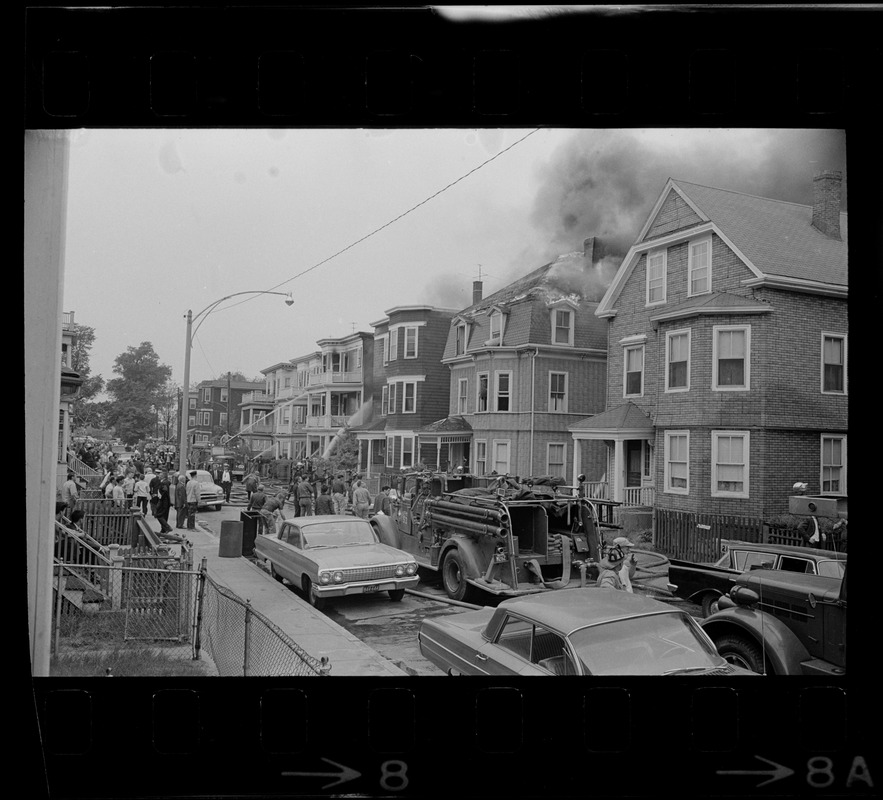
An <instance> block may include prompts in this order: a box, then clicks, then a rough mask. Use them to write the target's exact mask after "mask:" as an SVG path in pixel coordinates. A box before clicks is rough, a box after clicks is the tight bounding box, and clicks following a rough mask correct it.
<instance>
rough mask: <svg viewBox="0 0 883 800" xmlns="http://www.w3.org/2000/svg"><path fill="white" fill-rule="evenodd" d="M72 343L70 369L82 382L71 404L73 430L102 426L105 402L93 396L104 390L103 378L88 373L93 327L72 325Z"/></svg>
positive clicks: (93, 337) (93, 339)
mask: <svg viewBox="0 0 883 800" xmlns="http://www.w3.org/2000/svg"><path fill="white" fill-rule="evenodd" d="M73 334H74V343H73V347H72V348H71V353H70V356H71V369H72V370H74V371H75V372H76V373H77V374H78V375H79V376H80V378H82V379H83V384H82V386H80V391H79V393H78V394H77V398H76V400H74V402H73V403H72V404H71V425H72V427H73V428H74V430H78V429H81V428H86V427H93V428H101V427H104V412H105V411H106V408H105V407H104V406H105V405H106V404H105V403H103V402H98V401H96V400H95V399H94V398H95V397H96V396H97V395H99V394H101V393H102V392H103V391H104V378H102V377H101V375H94V376H92V375H90V372H91V367H90V365H89V351H90V350H91V349H92V345H94V344H95V329H94V328H90V327H89V326H88V325H77V324H75V325H74V327H73Z"/></svg>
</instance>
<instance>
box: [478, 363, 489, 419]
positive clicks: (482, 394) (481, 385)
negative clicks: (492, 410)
mask: <svg viewBox="0 0 883 800" xmlns="http://www.w3.org/2000/svg"><path fill="white" fill-rule="evenodd" d="M487 395H488V374H487V373H486V372H479V373H478V387H477V391H476V398H475V410H476V411H487V410H488V404H487V401H488V398H487Z"/></svg>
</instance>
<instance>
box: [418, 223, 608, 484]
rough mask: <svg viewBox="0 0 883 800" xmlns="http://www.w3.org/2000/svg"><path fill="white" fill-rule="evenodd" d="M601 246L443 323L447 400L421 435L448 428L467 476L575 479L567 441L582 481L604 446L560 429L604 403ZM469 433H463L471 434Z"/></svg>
mask: <svg viewBox="0 0 883 800" xmlns="http://www.w3.org/2000/svg"><path fill="white" fill-rule="evenodd" d="M600 255H601V246H600V243H599V242H596V240H595V239H594V238H591V239H587V240H586V242H585V250H584V252H578V253H570V254H568V255H565V256H561V257H560V258H558V259H557V260H556V261H554V262H551V263H549V264H546V265H544V266H542V267H540V268H539V269H536V270H534V271H533V272H531V273H529V274H528V275H526V276H524V277H523V278H521V279H520V280H518V281H515V282H514V283H512V284H510V285H509V286H506V287H505V288H503V289H501V290H500V291H498V292H495V293H494V294H491V295H489V296H488V297H486V298H480V295H479V296H476V295H475V294H474V296H473V301H474V302H473V304H472V305H471V306H469V307H468V308H466V309H464V310H462V311H460V312H459V313H458V314H457V315H456V316H455V317H454V318H453V320H452V321H451V326H450V332H449V334H448V341H447V344H446V346H445V351H444V356H443V358H442V363H444V364H446V365H447V366H448V367H450V370H451V375H450V406H449V414H448V417H447V418H446V420H439V421H438V422H437V423H436V425H435V428H436V430H435V431H433V430H432V427H430V429H428V430H427V431H425V432H424V433H423V434H422V435H425V436H426V437H427V438H429V437H431V436H433V435H434V434H435V433H437V434H438V435H445V434H447V435H453V434H456V435H457V436H458V437H459V438H460V440H461V442H462V443H461V444H459V445H456V446H452V448H451V457H450V458H451V462H452V463H454V464H457V465H458V466H463V467H464V468H468V469H470V470H471V471H472V472H473V473H475V474H478V475H482V474H491V473H496V474H501V475H502V474H510V475H516V476H521V477H527V476H532V475H533V476H536V475H556V476H560V477H563V478H565V480H566V481H567V482H568V483H573V482H575V473H574V470H573V464H574V446H576V447H578V448H580V450H581V453H580V458H579V463H580V465H581V470H582V471H583V472H584V473H585V474H586V475H587V477H588V478H589V480H600V478H601V477H602V476H603V472H604V468H605V463H604V453H605V451H604V447H603V445H602V444H601V443H599V442H586V443H581V442H578V443H574V441H573V440H572V439H571V436H570V434H569V433H568V426H570V425H571V424H573V423H575V422H576V421H578V420H580V419H583V418H584V417H585V416H586V415H587V414H596V413H599V412H601V411H603V410H604V403H605V396H606V380H607V376H606V360H607V358H606V356H607V353H606V338H605V337H606V326H605V324H604V322H603V320H601V319H599V318H598V317H596V316H595V310H596V308H597V305H598V303H597V300H592V299H589V297H588V296H587V292H588V291H589V289H590V287H591V286H592V278H593V277H594V271H595V269H596V267H595V262H596V261H597V260H598V258H599V257H600ZM470 434H471V436H470Z"/></svg>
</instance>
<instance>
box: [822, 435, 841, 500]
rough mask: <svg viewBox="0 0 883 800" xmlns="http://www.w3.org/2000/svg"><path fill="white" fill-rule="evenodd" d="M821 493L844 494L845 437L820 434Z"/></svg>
mask: <svg viewBox="0 0 883 800" xmlns="http://www.w3.org/2000/svg"><path fill="white" fill-rule="evenodd" d="M820 485H821V487H822V494H846V437H845V436H838V435H834V434H822V474H821V480H820Z"/></svg>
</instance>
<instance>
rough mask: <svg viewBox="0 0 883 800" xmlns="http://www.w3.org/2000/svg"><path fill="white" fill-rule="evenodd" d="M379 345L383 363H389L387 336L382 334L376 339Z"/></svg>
mask: <svg viewBox="0 0 883 800" xmlns="http://www.w3.org/2000/svg"><path fill="white" fill-rule="evenodd" d="M377 338H378V340H379V341H380V343H381V344H382V345H383V363H384V364H388V363H389V334H388V333H384V334H383V336H378V337H377Z"/></svg>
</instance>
